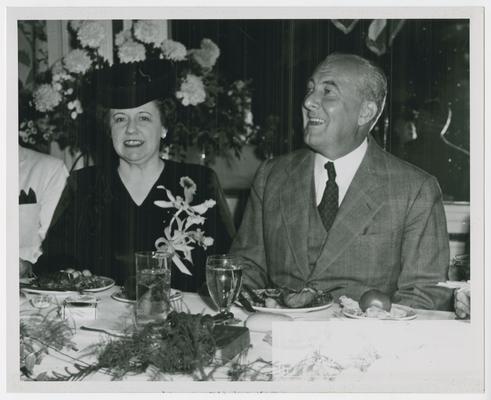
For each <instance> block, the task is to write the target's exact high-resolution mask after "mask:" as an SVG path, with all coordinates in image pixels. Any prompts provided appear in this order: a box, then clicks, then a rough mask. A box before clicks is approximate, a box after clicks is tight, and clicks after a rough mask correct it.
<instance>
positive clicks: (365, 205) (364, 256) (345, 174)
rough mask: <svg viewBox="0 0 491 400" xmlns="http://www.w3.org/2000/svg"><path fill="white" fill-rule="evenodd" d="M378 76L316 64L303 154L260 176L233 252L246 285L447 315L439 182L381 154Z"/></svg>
mask: <svg viewBox="0 0 491 400" xmlns="http://www.w3.org/2000/svg"><path fill="white" fill-rule="evenodd" d="M386 93H387V79H386V77H385V74H384V73H383V72H382V71H381V70H380V69H379V68H378V67H376V66H375V65H373V64H372V63H371V62H369V61H368V60H366V59H363V58H362V57H359V56H356V55H352V54H332V55H329V56H328V57H327V58H326V59H325V60H324V61H323V62H322V63H321V64H319V65H318V66H317V68H316V69H315V71H314V73H313V74H312V76H311V77H310V79H309V80H308V83H307V90H306V95H305V99H304V101H303V108H302V112H303V121H304V141H305V144H306V145H307V146H308V148H306V149H300V150H298V151H295V152H293V153H290V154H286V155H283V156H281V157H278V158H276V159H273V160H269V161H267V162H265V163H264V164H263V165H262V166H261V167H260V168H259V170H258V172H257V174H256V178H255V180H254V184H253V186H252V188H251V194H250V198H249V202H248V205H247V208H246V211H245V214H244V218H243V220H242V224H241V226H240V229H239V232H238V234H237V236H236V238H235V239H234V242H233V245H232V249H231V252H232V253H234V254H237V255H240V256H243V257H244V258H246V259H247V266H248V268H247V269H245V270H244V283H245V284H248V285H250V286H251V287H253V288H269V287H289V288H291V289H295V290H300V289H303V288H309V287H310V288H314V289H321V290H329V291H331V292H332V294H333V296H334V297H339V296H341V295H347V296H349V297H351V298H353V299H354V300H357V301H358V300H359V298H360V297H361V295H362V294H363V293H364V292H365V291H367V290H369V289H378V290H380V291H382V292H384V293H386V294H388V295H389V296H390V297H391V300H392V301H393V302H395V303H400V304H404V305H407V306H410V307H414V308H421V309H439V310H450V309H451V308H452V291H451V290H449V289H447V288H442V287H438V286H437V283H438V282H441V281H445V280H446V279H447V272H448V266H449V241H448V233H447V227H446V218H445V212H444V208H443V203H442V193H441V190H440V187H439V185H438V182H437V180H436V179H435V178H434V177H433V176H431V175H430V174H428V173H426V172H424V171H422V170H421V169H419V168H417V167H415V166H413V165H410V164H408V163H406V162H404V161H402V160H400V159H398V158H396V157H394V156H392V155H391V154H389V153H387V152H386V151H384V150H383V149H381V148H380V146H379V145H378V144H377V143H376V142H375V140H374V138H373V136H372V135H371V134H370V131H371V129H372V128H373V126H374V125H375V123H376V121H377V119H378V118H379V117H380V115H381V113H382V111H383V108H384V103H385V98H386Z"/></svg>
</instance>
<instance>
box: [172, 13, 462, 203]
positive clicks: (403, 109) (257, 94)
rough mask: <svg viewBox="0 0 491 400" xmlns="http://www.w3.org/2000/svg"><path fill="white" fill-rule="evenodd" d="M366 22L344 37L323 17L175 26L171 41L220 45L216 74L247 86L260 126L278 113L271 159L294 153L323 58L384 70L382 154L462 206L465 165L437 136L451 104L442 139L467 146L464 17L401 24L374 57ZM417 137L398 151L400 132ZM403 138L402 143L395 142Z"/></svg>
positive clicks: (182, 22) (378, 130)
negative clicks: (419, 172) (312, 79)
mask: <svg viewBox="0 0 491 400" xmlns="http://www.w3.org/2000/svg"><path fill="white" fill-rule="evenodd" d="M370 23H371V20H361V21H359V22H358V24H357V25H356V26H355V28H354V29H353V31H352V32H350V33H349V34H344V33H343V32H341V31H340V30H338V29H337V28H336V27H335V26H334V25H333V24H332V23H331V21H330V20H193V21H188V20H178V21H172V23H171V30H172V32H171V37H172V38H174V39H175V40H178V41H181V42H182V43H184V44H185V45H186V46H187V47H188V48H190V47H191V48H196V47H199V43H200V40H201V39H202V38H204V37H208V38H210V39H212V40H213V41H215V42H216V43H217V45H218V46H219V47H220V50H221V56H220V58H219V63H218V66H217V67H218V69H219V71H220V72H221V73H223V74H225V75H226V76H228V77H229V78H231V79H248V78H251V79H253V90H254V92H253V102H252V111H253V114H254V120H255V122H256V123H258V124H260V125H261V124H262V123H263V122H264V120H265V118H266V117H267V116H268V115H271V114H275V115H277V116H279V119H280V124H279V129H278V132H277V138H276V139H277V140H276V141H275V146H274V148H273V152H274V153H275V154H282V153H285V152H288V151H291V150H294V149H297V148H299V147H300V146H302V134H301V127H302V122H301V112H300V110H301V104H302V100H303V97H304V93H305V87H306V81H307V79H308V77H309V75H310V74H311V72H312V71H313V69H314V68H315V66H316V65H317V64H318V63H319V62H320V61H322V60H323V59H324V58H325V57H326V55H328V54H329V53H331V52H334V51H337V52H347V53H355V54H358V55H361V56H363V57H366V58H368V59H370V60H373V61H375V62H376V63H377V64H379V65H380V66H381V67H382V68H383V69H384V71H385V72H386V73H387V76H388V79H389V97H388V99H387V106H386V109H385V113H384V116H383V118H381V119H380V121H379V123H378V124H377V126H376V128H375V131H374V134H375V136H376V138H377V140H378V141H379V142H380V143H381V144H382V145H384V147H385V148H386V149H387V150H389V151H391V152H393V153H395V154H397V155H398V156H400V157H402V158H405V159H407V160H408V161H410V162H413V163H414V164H416V165H419V166H420V167H422V168H424V169H426V170H428V171H429V172H430V173H432V174H433V175H436V176H437V178H438V179H439V181H440V185H441V186H442V189H443V191H444V193H445V197H446V199H449V200H469V160H468V157H467V156H465V155H464V154H462V153H461V152H459V151H457V150H454V149H453V148H450V147H449V146H447V145H446V144H444V143H443V141H442V140H441V139H440V137H439V132H440V129H441V127H442V126H443V125H444V122H445V119H446V117H447V114H448V106H450V107H451V109H452V113H453V118H452V123H451V125H450V128H449V131H448V135H447V136H448V139H449V140H451V141H452V142H453V143H455V144H456V145H458V146H460V147H463V148H465V149H467V150H468V149H469V24H468V21H467V20H406V22H405V24H404V26H403V27H402V29H401V30H400V32H399V33H398V34H397V36H396V38H395V39H394V41H393V43H392V46H390V47H388V48H387V52H386V53H385V54H383V55H381V56H378V55H376V54H374V53H373V52H372V51H370V50H369V49H368V47H367V46H366V36H367V32H368V27H369V25H370ZM408 122H409V123H412V124H413V125H414V126H415V127H416V128H417V132H418V138H417V140H412V141H410V143H407V145H406V144H405V141H404V140H403V139H402V138H403V137H404V133H403V132H402V131H401V130H400V129H404V128H400V127H404V126H407V125H408V124H407V123H408ZM401 141H403V142H404V143H401Z"/></svg>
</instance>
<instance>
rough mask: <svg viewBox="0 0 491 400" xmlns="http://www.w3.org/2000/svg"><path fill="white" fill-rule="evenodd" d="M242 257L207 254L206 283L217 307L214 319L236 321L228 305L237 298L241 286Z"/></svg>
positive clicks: (228, 321)
mask: <svg viewBox="0 0 491 400" xmlns="http://www.w3.org/2000/svg"><path fill="white" fill-rule="evenodd" d="M242 271H243V259H242V258H241V257H239V256H234V255H231V254H220V255H212V256H208V257H207V259H206V285H207V286H208V292H209V293H210V297H211V299H212V300H213V303H215V305H216V306H217V308H218V312H219V313H218V315H216V316H215V317H214V318H215V320H216V321H223V322H226V323H233V322H236V320H235V319H234V315H233V314H232V313H231V312H230V306H231V305H232V303H233V302H234V301H235V300H236V299H237V296H238V295H239V293H240V288H241V286H242Z"/></svg>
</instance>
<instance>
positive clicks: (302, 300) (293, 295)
mask: <svg viewBox="0 0 491 400" xmlns="http://www.w3.org/2000/svg"><path fill="white" fill-rule="evenodd" d="M316 295H317V290H315V289H312V288H303V289H302V290H300V291H299V292H292V291H286V292H283V303H285V305H286V306H287V307H290V308H302V307H305V306H306V305H308V304H311V303H312V302H313V301H314V299H315V296H316Z"/></svg>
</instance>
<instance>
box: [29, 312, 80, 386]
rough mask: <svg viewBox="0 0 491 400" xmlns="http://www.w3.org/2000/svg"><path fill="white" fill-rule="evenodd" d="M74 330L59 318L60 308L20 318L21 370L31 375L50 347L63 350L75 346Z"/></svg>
mask: <svg viewBox="0 0 491 400" xmlns="http://www.w3.org/2000/svg"><path fill="white" fill-rule="evenodd" d="M72 336H73V330H72V329H71V328H70V327H69V326H68V324H67V322H66V321H65V320H62V319H60V318H59V315H58V309H53V310H52V311H51V312H49V313H47V314H46V315H43V314H34V315H30V316H29V317H27V318H21V320H20V370H21V372H22V373H23V374H24V375H25V376H26V377H29V378H30V377H31V375H32V373H33V369H34V366H35V365H36V364H39V363H40V362H41V360H42V358H43V356H44V355H45V354H48V352H49V349H50V348H52V349H55V350H61V349H63V348H65V347H66V348H71V347H73V346H74V343H73V342H72V340H71V339H72Z"/></svg>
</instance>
